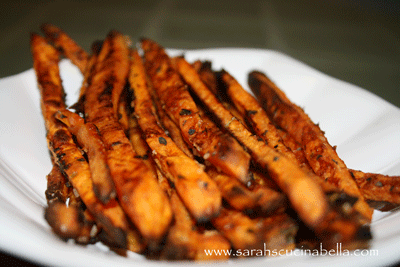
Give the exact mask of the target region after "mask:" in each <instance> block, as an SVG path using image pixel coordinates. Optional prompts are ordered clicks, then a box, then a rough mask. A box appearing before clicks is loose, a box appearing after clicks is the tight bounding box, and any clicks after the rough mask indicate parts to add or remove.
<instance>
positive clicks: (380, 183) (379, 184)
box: [375, 181, 383, 187]
mask: <svg viewBox="0 0 400 267" xmlns="http://www.w3.org/2000/svg"><path fill="white" fill-rule="evenodd" d="M375 185H376V186H377V187H382V186H383V184H382V182H381V181H378V182H376V183H375Z"/></svg>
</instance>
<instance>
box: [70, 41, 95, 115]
mask: <svg viewBox="0 0 400 267" xmlns="http://www.w3.org/2000/svg"><path fill="white" fill-rule="evenodd" d="M102 44H103V43H102V42H100V41H97V42H94V43H93V44H92V54H91V55H90V58H89V60H88V62H87V66H86V69H85V71H84V72H82V74H83V82H82V85H81V88H80V90H79V98H78V101H77V102H76V103H75V104H73V105H72V106H71V108H73V109H75V111H76V112H77V113H81V114H83V115H84V114H85V110H84V102H85V92H86V88H87V87H88V86H89V82H90V77H92V75H93V71H94V69H95V63H96V61H97V56H98V54H99V52H100V49H101V46H102ZM81 64H83V63H81Z"/></svg>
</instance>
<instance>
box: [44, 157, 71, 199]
mask: <svg viewBox="0 0 400 267" xmlns="http://www.w3.org/2000/svg"><path fill="white" fill-rule="evenodd" d="M67 182H68V179H67V178H66V177H65V176H64V175H63V174H62V173H61V172H60V167H58V165H57V163H55V162H53V168H52V169H51V171H50V173H49V174H48V175H47V189H46V192H45V194H46V200H47V204H50V203H51V202H63V203H65V202H66V201H67V198H68V194H69V191H70V190H69V188H68V187H67Z"/></svg>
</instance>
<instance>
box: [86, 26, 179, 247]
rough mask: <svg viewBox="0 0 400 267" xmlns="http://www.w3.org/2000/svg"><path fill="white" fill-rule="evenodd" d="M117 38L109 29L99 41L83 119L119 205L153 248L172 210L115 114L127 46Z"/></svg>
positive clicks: (125, 69) (126, 62)
mask: <svg viewBox="0 0 400 267" xmlns="http://www.w3.org/2000/svg"><path fill="white" fill-rule="evenodd" d="M121 39H123V36H122V35H121V34H120V33H118V32H115V31H113V32H110V34H109V35H108V36H107V38H106V40H105V41H104V43H103V46H102V50H101V51H100V54H99V56H98V61H97V63H96V70H95V72H94V75H93V76H92V78H91V82H90V84H89V87H88V88H87V91H86V94H85V95H86V101H85V112H86V115H87V116H86V119H87V121H89V122H92V123H94V124H95V125H96V126H97V128H98V129H99V132H100V134H101V136H102V139H103V142H104V143H105V145H106V148H107V158H108V159H107V161H108V165H109V167H110V171H111V175H112V177H113V180H114V184H115V187H116V191H117V195H118V198H119V200H120V203H121V206H122V208H123V209H124V211H125V212H126V214H127V216H128V217H129V218H130V219H131V220H132V222H133V223H134V224H135V225H136V227H137V228H138V229H139V231H140V233H141V234H142V235H143V237H144V238H145V239H146V240H148V241H149V246H150V247H154V246H157V244H158V243H159V242H160V241H161V239H162V237H163V236H164V234H165V233H166V231H167V229H168V227H169V224H170V222H171V219H172V212H171V207H170V205H169V202H168V198H167V196H166V195H165V193H164V192H163V191H162V190H161V188H160V186H159V185H158V183H157V180H156V177H155V176H154V174H153V172H152V170H151V169H149V167H148V166H147V165H146V164H145V163H144V162H143V160H141V159H139V158H136V157H135V156H136V153H135V151H134V150H133V148H132V145H131V143H130V141H129V139H128V138H127V136H126V135H125V132H124V130H123V128H122V126H121V125H120V124H119V123H118V121H117V118H116V116H115V111H114V109H113V102H112V95H114V94H113V93H112V91H113V90H114V89H116V90H117V91H120V90H122V89H121V88H123V87H124V86H125V81H126V79H127V75H128V72H129V57H126V56H125V55H126V53H127V51H128V48H127V46H126V44H125V42H124V41H123V40H121ZM121 50H123V52H121V53H120V51H121ZM121 61H124V62H123V63H121Z"/></svg>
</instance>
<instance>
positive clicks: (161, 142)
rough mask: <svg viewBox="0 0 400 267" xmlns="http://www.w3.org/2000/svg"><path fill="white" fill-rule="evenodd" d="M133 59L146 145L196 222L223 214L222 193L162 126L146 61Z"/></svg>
mask: <svg viewBox="0 0 400 267" xmlns="http://www.w3.org/2000/svg"><path fill="white" fill-rule="evenodd" d="M132 59H133V60H132V64H131V72H130V75H129V81H130V83H131V87H132V89H133V90H134V95H135V98H134V100H133V101H134V106H135V114H136V116H137V118H138V122H139V125H140V127H141V129H142V130H143V133H144V136H145V139H146V142H147V144H148V145H149V147H150V148H151V149H152V151H153V153H152V154H153V157H154V159H155V161H156V163H157V165H158V166H159V168H160V169H161V170H162V171H163V173H165V174H166V176H167V177H168V178H169V179H171V181H172V182H173V183H174V185H175V188H176V190H177V192H178V194H179V196H180V197H181V199H182V201H183V202H184V203H185V205H186V207H187V208H188V210H189V211H190V213H191V214H192V215H193V216H194V218H196V220H200V221H207V220H209V219H210V218H212V217H214V216H215V215H216V214H217V213H218V212H219V209H220V207H221V194H220V191H219V189H218V187H217V185H216V184H215V182H214V181H213V180H211V179H210V177H208V175H207V174H206V173H205V172H204V170H203V167H202V166H200V164H199V163H198V162H196V161H194V160H193V159H192V158H190V157H188V156H186V154H185V153H184V152H183V151H182V150H180V149H179V148H178V147H177V146H176V144H175V143H174V142H173V141H172V139H171V138H169V137H168V136H167V135H166V134H165V132H164V130H163V129H162V128H161V127H160V123H159V121H158V120H157V117H156V109H155V106H154V104H153V101H152V98H151V96H150V93H149V91H148V86H147V82H146V73H145V69H144V66H143V63H142V59H141V57H140V56H139V54H138V53H137V51H133V53H132Z"/></svg>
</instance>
